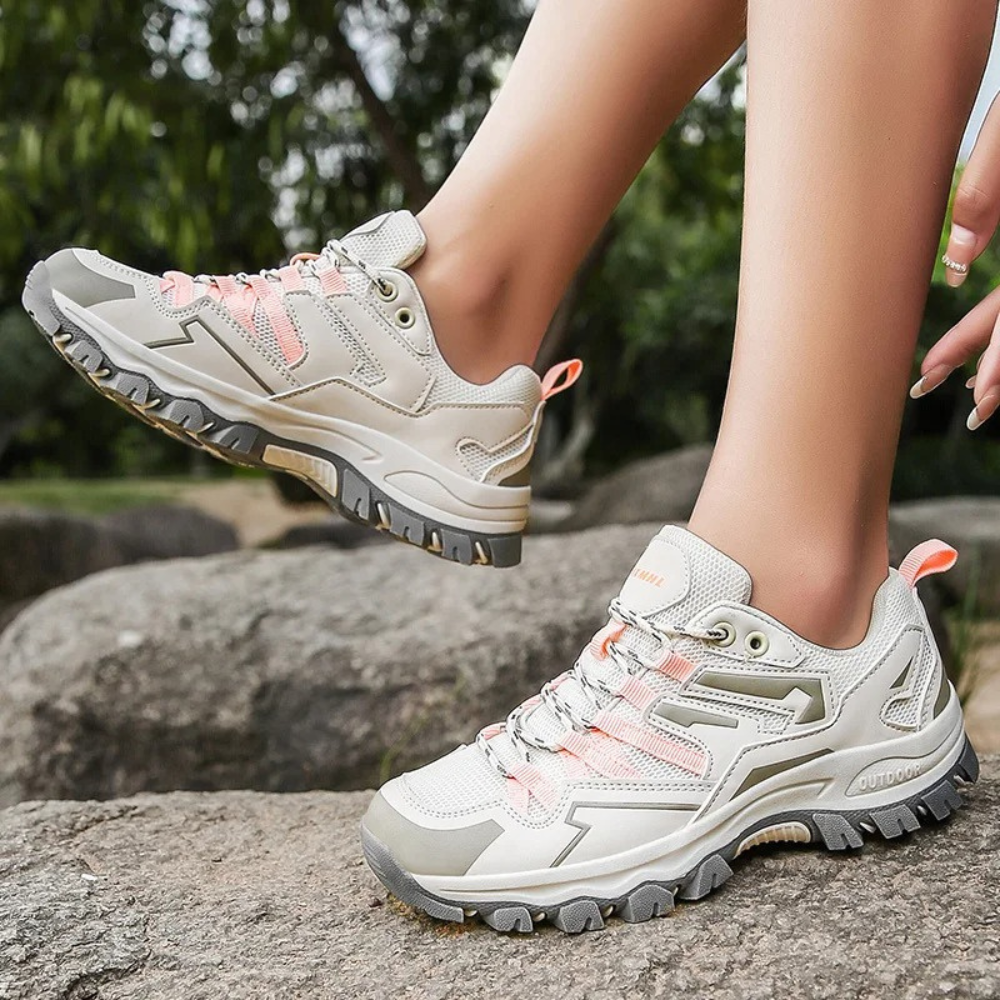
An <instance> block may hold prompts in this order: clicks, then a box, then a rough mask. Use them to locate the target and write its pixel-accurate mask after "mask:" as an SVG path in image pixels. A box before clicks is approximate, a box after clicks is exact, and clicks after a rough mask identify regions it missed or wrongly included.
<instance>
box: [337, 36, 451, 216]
mask: <svg viewBox="0 0 1000 1000" xmlns="http://www.w3.org/2000/svg"><path fill="white" fill-rule="evenodd" d="M330 41H331V43H332V49H333V51H334V55H335V58H336V60H337V62H338V64H339V66H340V68H341V69H342V70H343V71H344V73H345V74H346V75H347V77H348V79H349V80H350V81H351V83H353V84H354V89H355V90H356V91H357V92H358V97H359V98H360V99H361V106H362V107H363V108H364V110H365V114H366V115H367V116H368V120H369V122H370V123H371V126H372V130H373V131H374V132H375V134H376V135H377V136H378V138H379V140H380V142H381V143H382V146H383V148H384V149H385V157H386V160H387V161H388V163H389V166H390V167H391V168H392V170H393V173H395V175H396V177H397V178H398V179H399V182H400V183H401V184H402V185H403V191H404V192H405V193H406V199H407V201H408V202H409V203H410V206H411V208H412V209H413V210H414V211H418V210H419V209H421V208H423V207H424V205H426V204H427V202H428V201H430V199H431V195H432V194H433V191H432V190H431V187H430V185H429V184H428V183H427V179H426V178H425V177H424V173H423V171H422V170H421V169H420V160H419V159H418V157H417V154H416V152H415V151H414V150H413V149H411V148H410V146H409V144H408V143H407V142H406V141H405V140H404V139H403V137H402V136H401V135H400V133H399V130H398V129H397V127H396V119H395V118H393V116H392V114H391V113H390V111H389V109H388V108H387V107H386V105H385V102H384V101H383V100H382V98H380V97H379V96H378V94H376V93H375V90H374V88H373V87H372V85H371V81H369V79H368V75H367V74H366V73H365V69H364V66H362V65H361V60H360V59H359V58H358V54H357V52H355V51H354V49H353V48H352V47H351V44H350V42H349V41H348V40H347V37H346V36H345V35H344V32H343V28H342V26H341V25H339V24H338V25H337V31H336V33H335V34H334V35H333V37H332V38H331V39H330Z"/></svg>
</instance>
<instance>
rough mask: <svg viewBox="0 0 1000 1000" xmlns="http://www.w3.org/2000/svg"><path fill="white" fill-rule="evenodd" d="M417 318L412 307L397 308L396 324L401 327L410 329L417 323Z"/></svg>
mask: <svg viewBox="0 0 1000 1000" xmlns="http://www.w3.org/2000/svg"><path fill="white" fill-rule="evenodd" d="M416 321H417V318H416V316H414V315H413V310H412V309H407V308H406V306H404V307H403V308H402V309H397V310H396V326H398V327H401V328H402V329H404V330H409V328H410V327H411V326H413V324H414V323H416Z"/></svg>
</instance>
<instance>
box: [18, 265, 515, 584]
mask: <svg viewBox="0 0 1000 1000" xmlns="http://www.w3.org/2000/svg"><path fill="white" fill-rule="evenodd" d="M21 301H22V304H23V305H24V308H25V310H26V311H27V313H28V315H29V316H30V317H31V319H32V321H33V322H34V324H35V326H36V327H38V330H39V331H40V332H41V333H42V335H43V336H44V337H45V339H46V340H47V341H48V343H49V344H50V346H51V347H52V348H53V349H54V350H55V352H56V353H57V354H58V355H59V356H60V357H61V358H62V359H63V360H64V361H66V362H68V363H69V364H70V365H72V367H73V368H75V369H76V370H77V372H79V374H80V375H82V376H83V377H84V378H85V379H86V380H87V381H88V382H89V383H90V384H91V385H92V386H93V387H94V388H95V389H96V390H97V391H98V392H100V393H101V394H102V395H103V396H106V397H107V398H109V399H111V400H113V401H114V402H116V403H117V404H118V405H119V406H121V407H123V408H124V409H126V410H128V412H129V413H131V414H132V415H133V416H135V417H138V418H139V419H140V420H142V421H144V422H145V423H147V424H150V425H152V426H153V427H156V428H157V429H158V430H161V431H164V432H165V433H167V434H169V435H170V436H171V437H174V438H177V439H178V440H180V441H183V442H184V443H185V444H188V445H191V446H192V447H196V448H201V449H203V450H204V451H207V452H209V453H210V454H211V455H213V456H214V457H216V458H219V459H221V460H222V461H225V462H229V463H230V464H232V465H246V466H251V467H255V468H264V469H269V470H272V471H278V472H285V473H287V474H288V475H294V476H296V477H297V478H299V479H301V480H302V481H303V482H305V483H306V484H308V485H309V486H310V487H311V488H312V489H313V490H314V491H315V492H316V493H317V494H318V495H319V496H320V497H322V498H323V500H325V501H326V502H327V503H328V504H329V505H330V506H331V507H332V508H333V509H334V510H336V511H337V512H338V513H340V514H342V515H343V516H344V517H346V518H348V519H350V520H352V521H356V522H358V523H359V524H364V525H366V526H367V527H370V528H374V529H375V530H378V531H383V532H385V533H386V534H388V535H389V536H391V537H392V538H394V539H396V540H397V541H401V542H406V543H408V544H410V545H415V546H417V547H418V548H420V549H423V550H424V551H425V552H429V553H431V554H432V555H437V556H440V557H441V558H442V559H448V560H451V561H453V562H457V563H462V564H463V565H467V566H468V565H481V566H496V567H498V568H504V567H509V566H516V565H517V564H518V563H520V561H521V535H520V534H501V535H489V534H483V533H479V532H474V531H467V530H465V529H463V528H457V527H454V526H453V525H449V524H447V523H445V522H444V521H436V520H434V519H432V518H428V517H426V516H424V515H422V514H418V513H417V512H416V511H413V510H411V509H410V508H409V507H406V506H404V505H403V504H401V503H399V502H398V501H397V500H394V499H392V498H391V497H389V496H388V495H387V494H386V493H384V492H383V491H382V490H380V489H379V488H378V487H377V486H376V485H375V484H373V483H372V482H371V481H370V480H368V479H367V478H366V477H365V476H364V475H363V474H362V473H361V472H359V471H358V469H357V468H355V467H354V466H353V465H352V464H351V463H350V462H347V461H346V460H345V459H343V458H341V457H340V456H339V455H337V454H335V453H333V452H330V451H326V450H324V449H321V448H317V447H315V446H313V445H308V444H304V443H302V442H299V441H291V440H288V439H286V438H282V437H279V436H277V435H274V434H271V433H270V432H269V431H266V430H265V429H264V428H262V427H258V426H255V425H254V424H251V423H247V422H245V421H232V420H228V419H226V418H225V417H224V416H223V415H222V414H220V413H218V412H217V411H216V410H215V409H213V408H210V407H209V406H207V405H206V404H205V403H203V402H202V401H201V400H198V399H193V398H185V397H179V396H174V395H171V394H170V393H168V392H166V391H164V390H163V389H162V388H161V387H160V386H158V385H157V384H156V382H155V381H154V380H153V379H152V378H150V377H149V376H148V375H144V374H140V373H138V372H133V371H128V370H126V369H123V368H120V367H119V366H118V365H116V364H115V363H114V362H113V361H112V360H111V359H110V358H109V357H108V355H107V354H106V352H105V351H104V349H103V348H102V347H101V345H100V344H99V343H98V341H97V340H96V339H95V338H94V337H93V336H92V335H91V334H90V333H88V332H86V331H84V330H82V329H81V328H80V327H79V326H78V325H77V324H75V323H73V322H72V320H70V319H69V318H68V317H67V316H66V315H65V314H64V313H62V312H61V311H60V309H59V307H58V306H57V305H56V303H55V300H54V298H53V296H52V290H51V285H50V282H49V276H48V269H47V268H46V266H45V263H44V262H39V263H38V264H36V265H35V266H34V268H32V270H31V273H30V274H29V275H28V278H27V281H26V282H25V286H24V293H23V294H22V296H21ZM269 448H273V449H278V453H279V454H287V453H288V452H293V453H295V454H296V455H297V456H300V457H301V456H309V458H311V459H313V460H316V461H314V462H313V463H310V462H309V460H308V458H307V459H306V460H305V461H299V462H298V463H297V464H298V465H299V466H300V469H298V470H293V469H289V468H288V467H287V465H281V464H277V463H275V462H269V461H267V460H266V457H265V454H266V452H267V451H268V449H269ZM310 464H312V465H313V466H314V468H315V469H316V470H317V478H313V477H312V476H310V475H309V472H308V467H309V466H310ZM331 467H332V471H331ZM320 470H321V473H322V474H321V475H320Z"/></svg>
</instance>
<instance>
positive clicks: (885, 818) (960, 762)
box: [361, 739, 979, 934]
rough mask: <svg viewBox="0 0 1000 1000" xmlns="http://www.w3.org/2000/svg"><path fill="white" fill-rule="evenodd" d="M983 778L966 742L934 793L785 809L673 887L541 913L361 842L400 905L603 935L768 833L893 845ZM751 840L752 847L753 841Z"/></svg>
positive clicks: (719, 871) (651, 887)
mask: <svg viewBox="0 0 1000 1000" xmlns="http://www.w3.org/2000/svg"><path fill="white" fill-rule="evenodd" d="M978 777H979V760H978V758H977V757H976V752H975V750H974V749H973V748H972V744H971V743H970V742H969V741H968V739H966V740H965V743H964V745H963V748H962V752H961V754H960V755H959V757H958V759H957V760H956V762H955V764H954V766H953V767H952V768H951V770H950V772H949V774H948V776H947V777H945V778H941V779H940V780H938V781H937V782H936V783H935V784H934V785H932V786H931V787H930V788H928V789H926V790H924V791H922V792H918V793H917V794H915V795H912V796H910V797H908V798H906V799H903V800H902V801H900V802H897V803H895V804H893V805H890V806H884V807H882V808H880V809H871V810H866V809H859V810H855V811H851V812H808V811H797V812H786V813H781V814H779V815H776V816H770V817H768V818H767V819H765V820H761V821H760V822H758V823H755V824H753V825H752V826H750V827H748V828H747V829H745V830H744V831H743V832H742V833H741V834H740V835H739V836H738V837H734V838H733V840H731V841H730V842H729V843H728V844H727V845H726V846H725V847H724V848H722V850H720V851H713V852H712V853H711V854H709V855H707V856H706V857H704V858H702V859H701V861H699V862H698V864H697V865H695V866H694V868H692V869H691V870H690V871H689V872H687V874H685V875H684V876H683V877H681V878H679V879H676V880H674V881H670V882H644V883H643V884H642V885H640V886H637V887H636V888H635V889H633V890H631V891H630V892H628V893H626V894H625V895H624V896H617V897H614V898H605V897H591V896H580V897H576V898H573V899H569V900H567V901H566V902H564V903H560V904H558V905H555V906H546V907H544V908H540V907H538V906H537V905H530V906H529V905H526V904H525V903H523V902H518V901H517V900H506V901H504V900H498V901H496V902H491V903H478V904H477V905H476V906H475V907H472V906H470V904H469V903H468V902H465V903H463V902H461V901H459V900H449V899H444V898H442V897H440V896H435V895H433V894H432V893H429V892H428V891H427V890H426V889H424V888H423V887H422V886H421V885H420V884H419V883H418V882H417V881H416V879H414V878H413V876H412V875H410V874H409V873H408V872H406V871H404V870H403V869H402V868H401V867H400V866H399V865H398V864H397V863H396V860H395V859H394V858H393V856H392V853H391V852H390V851H389V850H388V848H387V847H385V845H384V844H382V843H380V842H379V841H378V840H377V839H376V838H375V837H373V836H372V835H371V834H370V833H369V832H368V831H367V830H366V829H365V827H364V826H363V825H362V827H361V842H362V846H363V848H364V853H365V858H366V860H367V861H368V864H369V866H370V867H371V869H372V871H373V872H374V873H375V875H376V876H377V877H378V879H379V881H380V882H381V883H382V884H383V885H384V886H385V887H386V888H387V889H388V890H389V891H390V892H391V893H392V894H393V895H394V896H395V897H396V898H397V899H399V900H401V901H402V902H404V903H407V904H408V905H410V906H412V907H414V908H415V909H417V910H420V911H422V912H423V913H426V914H428V916H431V917H434V918H436V919H438V920H448V921H452V922H455V923H464V922H465V920H466V919H469V918H478V919H480V920H482V921H483V923H485V924H486V925H487V926H489V927H492V928H493V929H494V930H498V931H504V932H518V933H522V934H526V933H530V932H531V931H532V930H534V929H535V926H536V925H537V924H538V923H539V922H540V921H543V920H547V921H549V922H550V923H552V924H553V925H555V926H556V927H558V928H559V929H560V930H561V931H565V932H566V933H568V934H578V933H580V932H581V931H589V930H598V929H600V928H602V927H603V926H604V923H605V921H606V920H607V919H609V918H610V917H612V916H617V917H620V918H621V919H622V920H625V921H626V922H628V923H642V922H644V921H646V920H650V919H652V918H653V917H658V916H663V915H665V914H667V913H669V912H670V911H671V910H673V908H674V907H675V906H676V904H677V902H678V900H697V899H703V898H704V897H705V896H708V895H709V894H710V893H712V892H714V891H715V890H716V889H718V888H719V886H721V885H722V884H723V883H724V882H726V881H728V880H729V878H731V877H732V875H733V868H732V862H733V861H734V860H735V859H736V857H737V856H738V855H741V854H743V853H744V852H745V851H746V850H747V849H748V846H750V847H752V846H756V845H755V843H753V838H754V836H755V835H756V834H762V837H761V839H760V841H759V843H765V842H769V843H773V842H777V841H780V840H799V839H801V838H800V837H799V836H780V835H778V836H767V835H766V834H765V833H764V832H765V831H770V830H773V829H775V828H777V827H781V826H787V828H788V829H789V830H794V831H802V833H803V835H804V833H805V832H806V831H808V834H809V842H812V843H817V844H820V845H822V846H823V847H825V848H826V849H827V850H828V851H845V850H856V849H858V848H861V847H862V846H863V845H864V843H865V837H866V836H873V835H878V836H881V837H883V838H884V839H886V840H892V839H895V838H897V837H901V836H903V835H904V834H907V833H912V832H914V831H916V830H918V829H920V827H921V826H923V825H925V824H927V823H929V822H931V821H934V822H942V821H944V820H946V819H947V818H948V817H949V816H950V815H951V814H952V813H953V812H955V811H956V810H958V809H960V808H961V807H962V806H963V805H964V800H963V799H962V796H961V795H960V794H959V789H960V787H961V786H962V785H964V784H971V783H973V782H975V781H976V780H977V779H978ZM748 842H750V843H749V844H748Z"/></svg>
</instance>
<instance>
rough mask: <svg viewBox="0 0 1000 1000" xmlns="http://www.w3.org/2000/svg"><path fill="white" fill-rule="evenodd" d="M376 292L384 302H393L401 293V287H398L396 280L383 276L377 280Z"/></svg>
mask: <svg viewBox="0 0 1000 1000" xmlns="http://www.w3.org/2000/svg"><path fill="white" fill-rule="evenodd" d="M375 294H376V295H377V296H378V297H379V298H380V299H381V300H382V301H383V302H392V301H394V300H395V299H396V297H397V296H398V295H399V289H398V288H397V287H396V283H395V282H394V281H390V280H389V279H388V278H382V279H381V280H379V281H376V282H375Z"/></svg>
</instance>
